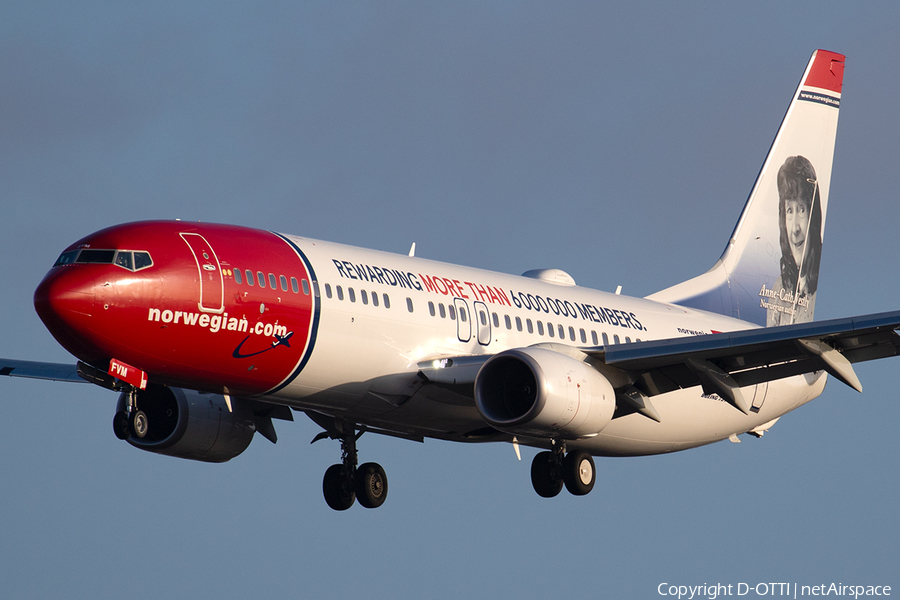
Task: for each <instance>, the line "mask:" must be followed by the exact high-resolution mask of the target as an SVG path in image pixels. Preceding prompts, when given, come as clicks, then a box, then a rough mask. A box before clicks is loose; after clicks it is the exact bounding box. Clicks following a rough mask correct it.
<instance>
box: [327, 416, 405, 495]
mask: <svg viewBox="0 0 900 600" xmlns="http://www.w3.org/2000/svg"><path fill="white" fill-rule="evenodd" d="M365 431H366V430H365V428H362V429H360V430H359V431H358V432H357V430H356V425H355V424H349V425H348V424H347V423H344V422H343V421H339V420H335V427H334V428H333V429H331V428H328V429H326V431H323V432H322V433H320V434H319V435H317V436H316V437H315V438H314V439H313V442H317V441H318V440H321V439H325V438H328V437H330V438H331V439H339V440H340V441H341V462H340V464H336V465H331V466H330V467H328V469H327V470H326V471H325V478H324V479H323V480H322V492H323V493H324V495H325V502H326V503H328V506H330V507H331V508H333V509H334V510H347V509H348V508H350V507H351V506H353V502H354V501H356V500H358V501H359V503H360V505H361V506H363V507H365V508H378V507H379V506H381V505H382V504H384V501H385V500H386V499H387V492H388V481H387V475H386V474H385V472H384V469H383V468H382V467H381V465H379V464H378V463H373V462H368V463H363V464H361V465H359V466H357V460H358V457H357V452H356V440H358V439H359V438H360V436H361V435H362V434H363V433H365Z"/></svg>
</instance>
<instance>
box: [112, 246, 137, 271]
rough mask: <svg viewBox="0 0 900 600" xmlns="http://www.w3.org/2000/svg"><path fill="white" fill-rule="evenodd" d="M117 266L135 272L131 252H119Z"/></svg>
mask: <svg viewBox="0 0 900 600" xmlns="http://www.w3.org/2000/svg"><path fill="white" fill-rule="evenodd" d="M116 264H117V265H119V266H120V267H123V268H125V269H128V270H129V271H133V270H134V261H133V260H131V252H121V251H119V252H117V253H116Z"/></svg>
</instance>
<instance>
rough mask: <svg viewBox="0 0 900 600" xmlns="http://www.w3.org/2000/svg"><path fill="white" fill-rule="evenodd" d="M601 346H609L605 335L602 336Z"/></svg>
mask: <svg viewBox="0 0 900 600" xmlns="http://www.w3.org/2000/svg"><path fill="white" fill-rule="evenodd" d="M603 345H604V346H609V337H608V336H607V335H606V334H605V333H604V334H603Z"/></svg>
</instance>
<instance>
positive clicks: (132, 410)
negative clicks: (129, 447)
mask: <svg viewBox="0 0 900 600" xmlns="http://www.w3.org/2000/svg"><path fill="white" fill-rule="evenodd" d="M149 431H150V420H149V419H148V418H147V413H145V412H144V411H142V410H138V407H137V390H136V389H135V388H133V387H132V388H131V390H130V391H129V393H128V400H127V404H126V406H125V410H120V411H119V412H117V413H116V414H115V416H114V417H113V432H114V433H115V434H116V437H117V438H119V439H120V440H127V439H128V436H131V435H133V436H134V437H136V438H138V439H143V438H145V437H147V433H148V432H149Z"/></svg>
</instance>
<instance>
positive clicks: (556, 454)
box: [531, 440, 596, 498]
mask: <svg viewBox="0 0 900 600" xmlns="http://www.w3.org/2000/svg"><path fill="white" fill-rule="evenodd" d="M552 443H553V449H552V450H549V451H544V452H538V454H537V455H536V456H535V457H534V460H533V461H532V462H531V485H533V486H534V491H535V492H537V493H538V496H541V497H542V498H553V497H554V496H556V495H558V494H559V493H560V492H561V491H562V488H563V484H565V486H566V489H567V490H569V493H570V494H572V495H573V496H584V495H586V494H589V493H590V491H591V490H592V489H594V481H595V480H596V471H595V470H594V459H593V458H592V457H591V455H590V454H588V453H587V452H585V451H583V450H575V451H573V452H569V453H568V454H566V445H565V442H559V441H557V440H553V442H552Z"/></svg>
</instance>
